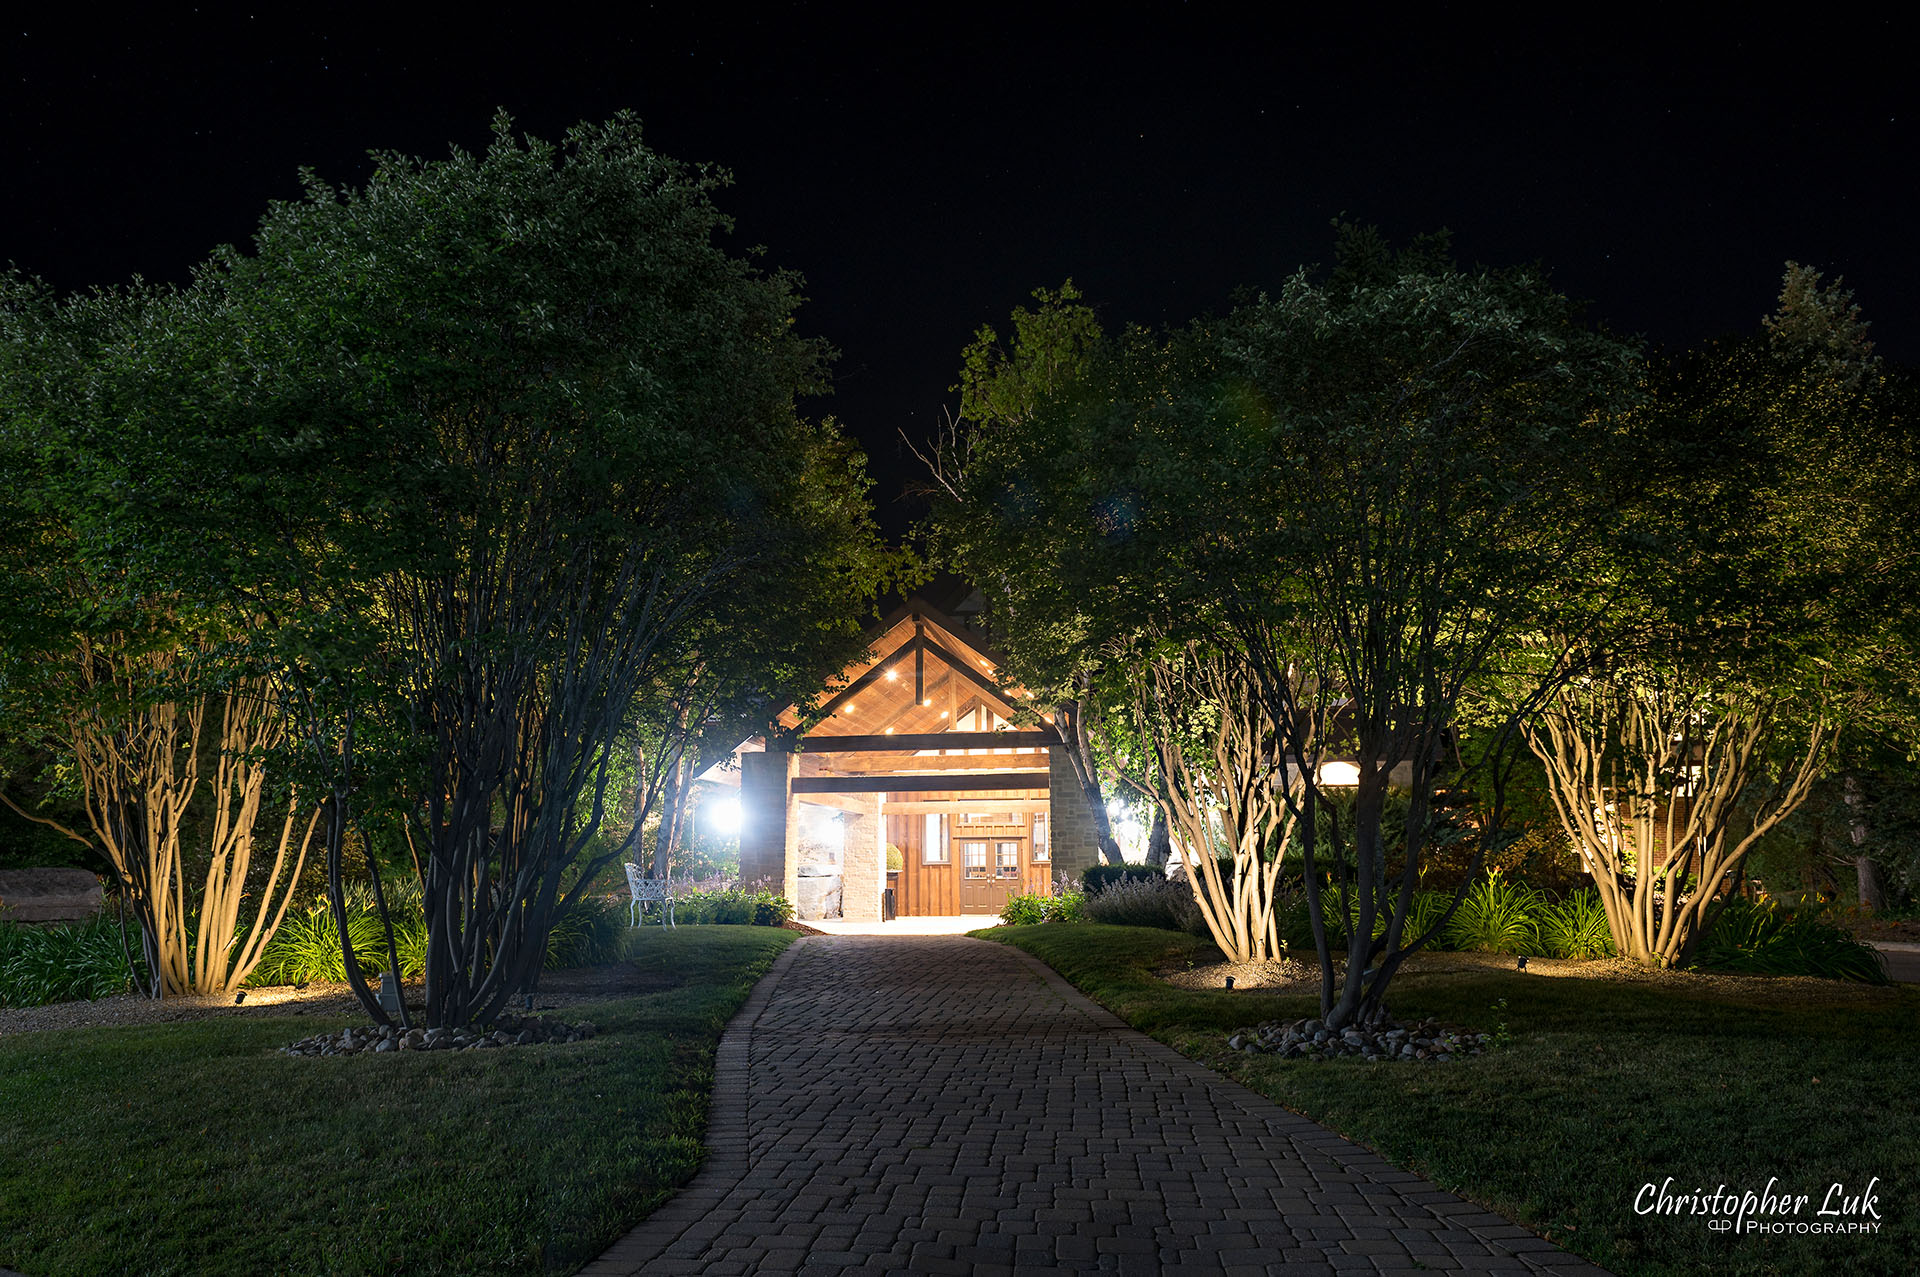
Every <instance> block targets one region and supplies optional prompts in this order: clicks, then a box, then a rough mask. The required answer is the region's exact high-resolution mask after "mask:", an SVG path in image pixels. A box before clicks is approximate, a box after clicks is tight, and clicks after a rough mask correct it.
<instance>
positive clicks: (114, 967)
mask: <svg viewBox="0 0 1920 1277" xmlns="http://www.w3.org/2000/svg"><path fill="white" fill-rule="evenodd" d="M127 949H128V950H131V952H132V953H133V955H134V961H135V962H139V963H141V964H142V967H143V969H144V966H145V963H144V960H143V959H142V958H141V956H140V931H139V928H138V927H137V926H135V925H134V924H133V923H132V921H131V919H129V921H128V933H127ZM143 974H144V970H143ZM132 988H133V982H132V979H131V973H130V972H129V971H128V969H127V957H126V953H125V952H123V951H122V949H121V947H120V924H119V923H118V922H117V921H116V920H115V919H114V918H113V917H112V916H110V915H107V914H97V915H95V916H94V917H93V918H90V919H88V920H87V921H85V922H76V923H70V924H54V925H51V926H48V925H39V926H30V925H26V924H23V923H17V922H0V1007H33V1006H42V1005H44V1004H46V1003H48V1002H71V1001H74V1000H76V999H92V998H106V997H111V996H113V995H114V994H116V993H127V992H130V991H131V990H132Z"/></svg>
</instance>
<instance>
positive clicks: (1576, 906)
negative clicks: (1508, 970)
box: [1538, 887, 1613, 958]
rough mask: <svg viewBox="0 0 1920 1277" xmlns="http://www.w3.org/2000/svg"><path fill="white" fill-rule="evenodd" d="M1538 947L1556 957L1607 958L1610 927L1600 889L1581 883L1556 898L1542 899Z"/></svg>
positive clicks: (1609, 955) (1610, 939)
mask: <svg viewBox="0 0 1920 1277" xmlns="http://www.w3.org/2000/svg"><path fill="white" fill-rule="evenodd" d="M1538 921H1539V928H1540V944H1541V947H1542V948H1543V949H1544V950H1545V951H1546V952H1547V954H1548V955H1549V956H1551V957H1555V958H1606V957H1611V956H1612V954H1613V931H1612V930H1611V929H1610V928H1609V927H1608V925H1607V910H1606V907H1605V906H1604V905H1602V904H1601V903H1600V893H1599V892H1597V891H1595V890H1594V889H1593V888H1592V887H1583V888H1581V889H1580V890H1579V891H1575V892H1573V893H1572V894H1570V895H1568V896H1567V897H1566V898H1564V899H1562V900H1559V901H1552V902H1544V901H1543V902H1542V904H1541V907H1540V908H1539V911H1538Z"/></svg>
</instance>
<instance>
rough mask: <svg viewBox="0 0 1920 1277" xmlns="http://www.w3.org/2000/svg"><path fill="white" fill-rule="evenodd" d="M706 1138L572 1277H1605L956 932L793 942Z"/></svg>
mask: <svg viewBox="0 0 1920 1277" xmlns="http://www.w3.org/2000/svg"><path fill="white" fill-rule="evenodd" d="M1384 1067H1395V1066H1384ZM1443 1067H1445V1066H1443ZM708 1147H709V1153H708V1160H707V1163H706V1165H705V1166H704V1167H703V1168H702V1169H701V1171H700V1174H699V1176H698V1177H697V1178H696V1179H695V1180H694V1181H693V1182H692V1183H691V1184H690V1185H689V1186H688V1187H687V1188H686V1190H685V1191H683V1192H682V1193H681V1194H680V1195H679V1196H678V1197H676V1198H674V1199H673V1200H672V1201H670V1202H668V1203H667V1204H666V1205H665V1206H663V1207H662V1208H661V1209H660V1210H659V1211H657V1212H656V1213H655V1214H654V1215H653V1217H652V1218H651V1219H649V1220H647V1221H646V1222H645V1223H644V1224H642V1225H641V1226H640V1227H639V1228H637V1229H635V1230H634V1231H633V1232H632V1233H630V1234H628V1235H627V1236H626V1237H625V1238H623V1239H622V1240H621V1241H619V1242H618V1243H616V1244H615V1245H614V1247H613V1248H612V1249H611V1250H609V1251H608V1252H607V1253H606V1254H605V1255H603V1256H602V1257H601V1258H600V1259H599V1260H597V1261H595V1262H594V1263H592V1264H590V1265H588V1266H587V1268H586V1269H585V1272H586V1273H589V1274H593V1275H594V1277H602V1275H605V1274H628V1273H642V1272H644V1273H647V1274H650V1275H651V1274H664V1273H711V1274H716V1275H720V1274H734V1273H740V1274H744V1273H792V1272H798V1273H853V1272H859V1273H883V1272H886V1273H893V1272H931V1273H974V1274H983V1275H985V1274H996V1273H1000V1274H1017V1273H1024V1272H1029V1271H1040V1270H1042V1269H1066V1270H1074V1271H1084V1272H1121V1273H1168V1274H1176V1273H1189V1272H1191V1273H1222V1272H1226V1273H1328V1272H1362V1273H1367V1272H1374V1271H1404V1270H1414V1269H1418V1268H1421V1267H1424V1268H1427V1269H1442V1270H1451V1271H1455V1272H1462V1273H1473V1274H1495V1273H1560V1274H1567V1275H1569V1277H1572V1275H1573V1274H1583V1275H1585V1277H1596V1275H1597V1277H1604V1274H1603V1273H1602V1272H1601V1270H1600V1269H1598V1268H1596V1267H1594V1266H1593V1265H1592V1264H1589V1263H1587V1262H1586V1261H1585V1260H1581V1259H1577V1258H1575V1257H1573V1256H1571V1255H1568V1254H1566V1253H1565V1252H1564V1251H1561V1250H1558V1249H1557V1248H1555V1247H1554V1246H1552V1245H1550V1244H1549V1243H1547V1242H1545V1241H1542V1240H1541V1239H1540V1238H1538V1237H1536V1236H1535V1235H1534V1234H1532V1233H1530V1232H1528V1231H1527V1230H1525V1229H1523V1228H1518V1227H1515V1226H1514V1225H1512V1224H1510V1223H1508V1222H1507V1221H1506V1220H1504V1219H1502V1218H1500V1217H1499V1216H1497V1215H1494V1214H1491V1213H1489V1212H1487V1211H1486V1210H1484V1209H1482V1208H1481V1207H1478V1206H1475V1205H1473V1204H1472V1203H1469V1202H1465V1201H1462V1200H1461V1199H1460V1198H1458V1197H1455V1196H1454V1195H1453V1194H1451V1193H1446V1192H1442V1191H1441V1190H1440V1189H1438V1188H1435V1187H1434V1186H1433V1185H1432V1184H1430V1183H1428V1182H1427V1181H1425V1180H1423V1179H1421V1178H1420V1177H1419V1176H1417V1175H1413V1174H1410V1173H1408V1172H1405V1171H1399V1170H1395V1169H1394V1168H1393V1167H1392V1166H1389V1165H1388V1164H1387V1163H1386V1162H1385V1161H1384V1160H1382V1159H1381V1158H1379V1157H1377V1156H1376V1155H1374V1154H1373V1153H1370V1152H1368V1151H1366V1150H1365V1149H1362V1148H1360V1147H1359V1146H1357V1145H1355V1144H1352V1143H1349V1142H1348V1141H1346V1140H1344V1139H1342V1138H1340V1137H1339V1136H1337V1135H1335V1134H1333V1133H1332V1132H1330V1131H1328V1130H1326V1129H1325V1128H1323V1127H1320V1126H1317V1125H1315V1124H1314V1123H1312V1122H1309V1121H1307V1120H1306V1119H1305V1118H1302V1117H1299V1116H1298V1115H1296V1114H1293V1113H1289V1112H1287V1111H1286V1110H1285V1109H1282V1108H1280V1107H1278V1106H1276V1105H1274V1104H1271V1103H1269V1102H1268V1101H1266V1100H1264V1099H1261V1098H1260V1097H1259V1096H1257V1095H1255V1094H1254V1093H1253V1092H1251V1091H1248V1090H1246V1089H1245V1088H1243V1087H1241V1086H1238V1085H1236V1084H1234V1083H1231V1082H1228V1081H1226V1080H1225V1079H1223V1078H1222V1077H1220V1076H1219V1075H1218V1074H1215V1073H1213V1072H1211V1071H1210V1070H1208V1069H1205V1068H1203V1067H1201V1066H1200V1065H1198V1064H1195V1063H1194V1062H1192V1061H1190V1060H1188V1059H1187V1058H1186V1057H1184V1056H1182V1055H1180V1054H1178V1053H1177V1052H1175V1051H1173V1050H1172V1049H1171V1048H1169V1047H1166V1046H1163V1045H1161V1044H1160V1043H1158V1042H1155V1041H1153V1040H1152V1039H1151V1038H1148V1037H1146V1036H1144V1035H1143V1034H1139V1033H1135V1032H1134V1031H1132V1030H1130V1029H1128V1028H1126V1027H1125V1026H1124V1025H1123V1024H1121V1022H1120V1021H1119V1020H1118V1019H1117V1018H1115V1017H1114V1016H1113V1015H1111V1014H1110V1013H1109V1012H1107V1011H1106V1010H1104V1009H1103V1008H1101V1007H1098V1006H1096V1005H1094V1004H1093V1003H1091V1002H1089V1001H1088V1000H1087V999H1085V998H1084V997H1082V996H1081V995H1080V994H1079V993H1077V992H1075V991H1074V990H1073V989H1072V988H1071V987H1070V986H1068V985H1067V984H1066V983H1065V982H1064V981H1063V980H1061V979H1060V978H1059V977H1058V976H1056V975H1054V974H1053V973H1052V972H1051V971H1048V970H1047V969H1046V968H1045V967H1043V966H1041V964H1039V963H1038V962H1035V961H1033V960H1032V959H1030V958H1028V957H1026V956H1025V955H1024V954H1021V953H1020V952H1019V951H1017V950H1015V949H1012V948H1010V947H1008V946H1005V945H997V944H989V943H987V942H985V941H981V940H969V939H966V938H965V937H960V936H924V937H922V936H889V937H878V936H814V937H808V938H806V939H803V940H801V941H799V942H797V943H795V944H794V945H793V946H792V947H791V948H790V949H788V950H787V952H786V953H784V954H782V955H781V957H780V960H779V962H778V963H777V964H776V965H775V966H774V969H773V970H772V971H771V972H770V973H769V974H768V975H767V977H766V979H765V980H763V981H762V982H761V983H760V986H759V987H758V988H757V989H755V991H754V994H753V996H752V998H751V999H750V1000H749V1001H748V1003H747V1005H746V1006H745V1007H744V1008H742V1010H741V1012H740V1015H739V1016H738V1018H736V1019H735V1020H734V1022H733V1023H732V1025H730V1026H729V1028H728V1030H727V1034H726V1037H725V1038H724V1039H723V1040H722V1042H721V1045H720V1054H719V1060H718V1065H717V1070H716V1086H715V1088H714V1110H713V1120H712V1123H711V1126H710V1129H709V1132H708Z"/></svg>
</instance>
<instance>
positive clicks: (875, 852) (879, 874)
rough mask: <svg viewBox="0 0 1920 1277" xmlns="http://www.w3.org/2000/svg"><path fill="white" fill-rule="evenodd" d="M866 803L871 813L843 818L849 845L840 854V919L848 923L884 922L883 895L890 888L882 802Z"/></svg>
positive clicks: (873, 800) (875, 799)
mask: <svg viewBox="0 0 1920 1277" xmlns="http://www.w3.org/2000/svg"><path fill="white" fill-rule="evenodd" d="M864 801H865V802H867V803H868V804H869V805H870V807H871V810H869V811H863V812H860V813H858V814H855V813H853V812H848V813H847V814H846V815H844V816H842V817H841V824H842V826H843V827H844V829H845V832H846V843H845V846H844V848H843V849H842V851H841V852H840V883H841V895H840V916H841V917H842V918H845V919H846V920H847V921H848V922H878V921H880V893H881V892H882V891H883V890H885V889H886V885H887V853H886V839H885V837H883V836H882V826H881V823H880V799H879V796H878V795H874V796H873V797H871V798H867V799H865V800H864Z"/></svg>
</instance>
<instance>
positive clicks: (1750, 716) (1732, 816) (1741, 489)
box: [1527, 263, 1920, 966]
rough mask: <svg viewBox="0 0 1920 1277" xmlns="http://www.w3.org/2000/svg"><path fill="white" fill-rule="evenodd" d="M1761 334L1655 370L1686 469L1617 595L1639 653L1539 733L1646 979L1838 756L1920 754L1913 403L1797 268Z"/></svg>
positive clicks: (1615, 662) (1844, 315) (1858, 332)
mask: <svg viewBox="0 0 1920 1277" xmlns="http://www.w3.org/2000/svg"><path fill="white" fill-rule="evenodd" d="M1767 328H1768V338H1767V339H1765V340H1761V339H1754V340H1748V341H1740V342H1730V343H1721V344H1719V345H1717V346H1715V347H1712V348H1709V349H1707V350H1704V351H1699V352H1694V353H1691V354H1687V355H1684V356H1681V357H1677V358H1674V359H1671V360H1668V361H1666V362H1665V363H1664V365H1663V366H1662V367H1660V368H1659V370H1658V372H1657V374H1656V376H1655V377H1654V378H1653V388H1654V394H1653V397H1652V399H1651V401H1650V402H1649V403H1647V404H1646V405H1645V406H1644V409H1643V411H1644V412H1645V413H1646V414H1647V415H1648V417H1649V418H1650V419H1652V420H1654V421H1657V422H1658V423H1659V427H1660V429H1661V431H1662V433H1663V434H1664V435H1665V436H1666V437H1667V438H1669V439H1670V440H1673V441H1675V442H1676V443H1677V444H1678V446H1679V447H1680V448H1681V449H1683V450H1684V453H1685V455H1686V457H1687V458H1688V464H1687V465H1685V466H1684V467H1679V468H1676V469H1674V470H1673V471H1672V473H1671V475H1670V477H1669V480H1668V481H1666V482H1663V483H1660V484H1658V485H1655V486H1654V487H1652V488H1650V489H1649V491H1648V492H1647V493H1646V494H1645V495H1646V500H1647V502H1648V503H1649V504H1650V505H1654V506H1657V507H1658V510H1659V512H1660V513H1662V514H1664V515H1665V516H1666V517H1665V518H1664V519H1662V520H1661V521H1660V522H1661V525H1662V526H1661V527H1660V530H1659V533H1658V535H1657V538H1656V540H1655V543H1657V544H1658V545H1659V547H1660V550H1661V552H1660V554H1659V555H1658V556H1657V557H1654V558H1651V559H1649V558H1647V557H1646V556H1644V555H1640V556H1636V560H1635V561H1634V563H1633V564H1632V567H1631V570H1630V571H1623V572H1622V573H1621V576H1622V578H1623V579H1624V580H1625V581H1626V582H1627V583H1628V584H1629V585H1630V586H1631V589H1630V590H1629V591H1627V592H1625V593H1623V594H1622V595H1621V596H1620V597H1619V598H1618V599H1617V601H1616V606H1617V607H1618V608H1620V609H1621V610H1623V611H1628V612H1631V613H1632V614H1633V615H1634V616H1635V617H1636V629H1637V633H1636V634H1634V635H1633V636H1632V638H1631V641H1628V642H1624V643H1620V644H1618V645H1617V646H1616V647H1615V648H1614V649H1613V650H1611V651H1609V652H1605V653H1590V654H1589V659H1587V660H1585V661H1584V662H1582V664H1583V666H1584V668H1583V669H1582V671H1581V672H1580V673H1579V674H1578V675H1577V676H1576V677H1573V678H1570V679H1567V680H1565V681H1563V682H1561V683H1559V684H1558V686H1557V687H1556V690H1555V691H1554V693H1553V695H1552V696H1551V697H1549V698H1548V700H1547V702H1546V705H1545V707H1544V711H1543V712H1542V713H1541V714H1540V715H1539V716H1538V717H1537V718H1536V719H1534V720H1532V721H1531V722H1530V723H1529V725H1528V731H1527V738H1528V743H1529V744H1530V745H1531V746H1532V748H1533V750H1534V752H1535V753H1536V754H1538V755H1539V757H1540V758H1541V760H1542V762H1543V763H1544V764H1545V765H1546V769H1547V775H1548V779H1549V788H1550V792H1551V795H1552V798H1553V802H1554V805H1555V807H1556V809H1557V811H1558V814H1559V816H1560V820H1561V823H1562V825H1563V826H1564V828H1565V829H1566V832H1567V835H1568V837H1569V838H1570V839H1571V841H1572V843H1573V845H1574V847H1575V849H1576V850H1577V852H1578V853H1579V856H1580V858H1581V862H1582V865H1583V867H1584V868H1585V869H1586V870H1587V872H1588V873H1589V874H1591V875H1592V877H1593V880H1594V884H1595V887H1596V888H1597V890H1598V892H1599V895H1600V899H1601V901H1602V903H1603V904H1604V905H1605V907H1606V911H1607V918H1608V923H1609V925H1610V927H1611V929H1612V932H1613V939H1614V944H1615V946H1616V948H1618V950H1619V951H1620V953H1621V954H1622V955H1624V956H1626V957H1630V958H1632V959H1634V960H1636V961H1639V962H1644V963H1648V964H1650V965H1660V966H1669V965H1676V964H1680V963H1684V962H1685V961H1686V959H1687V956H1688V954H1689V952H1690V951H1691V949H1692V947H1693V945H1694V943H1695V942H1696V941H1697V940H1698V939H1699V938H1700V937H1701V936H1703V935H1704V934H1705V933H1706V932H1707V931H1708V930H1709V929H1710V928H1711V927H1712V924H1713V919H1714V917H1715V916H1716V915H1717V913H1718V912H1719V910H1720V909H1721V907H1722V906H1723V905H1724V903H1725V901H1726V900H1727V899H1728V898H1729V897H1730V896H1731V894H1732V892H1733V891H1734V890H1735V889H1737V888H1738V887H1739V886H1740V884H1741V882H1742V881H1743V872H1742V867H1743V865H1744V864H1745V861H1746V858H1747V856H1748V854H1749V852H1750V851H1751V850H1752V849H1753V848H1754V847H1755V845H1756V844H1757V843H1759V841H1760V840H1761V839H1762V838H1763V837H1765V836H1766V835H1767V833H1768V832H1769V831H1771V830H1773V829H1774V828H1775V827H1777V826H1778V825H1779V824H1780V823H1781V822H1782V821H1784V820H1785V819H1787V818H1788V817H1789V816H1791V815H1792V814H1793V813H1794V812H1795V811H1796V810H1797V809H1799V808H1800V807H1801V806H1802V804H1804V803H1805V802H1806V800H1807V798H1808V796H1809V794H1810V793H1811V792H1812V790H1813V786H1814V783H1815V781H1816V780H1818V779H1819V778H1820V776H1821V774H1822V772H1823V770H1824V769H1825V768H1826V767H1827V766H1828V765H1829V762H1830V760H1831V759H1832V758H1833V757H1834V751H1835V748H1836V746H1837V745H1838V744H1839V742H1840V740H1841V738H1842V736H1843V735H1845V734H1852V735H1853V736H1855V737H1856V738H1860V739H1861V740H1862V742H1863V744H1865V743H1868V742H1871V741H1875V740H1877V741H1878V742H1879V743H1880V747H1881V748H1882V749H1883V750H1884V749H1885V747H1886V744H1887V743H1889V742H1891V741H1893V740H1895V739H1898V738H1900V737H1902V736H1904V737H1905V738H1906V739H1907V740H1908V741H1909V742H1910V741H1911V740H1912V739H1913V735H1912V733H1911V723H1912V715H1911V713H1910V711H1909V710H1907V709H1906V707H1909V706H1911V704H1912V655H1911V653H1912V639H1913V632H1914V616H1915V610H1914V608H1913V605H1912V603H1911V601H1910V600H1911V599H1912V598H1913V593H1914V589H1915V587H1916V584H1920V581H1916V566H1917V565H1920V556H1916V548H1920V547H1916V544H1915V541H1914V532H1913V528H1912V526H1911V512H1912V510H1913V509H1914V508H1915V506H1916V502H1917V501H1920V472H1917V471H1916V469H1915V464H1914V461H1913V450H1912V444H1913V438H1912V435H1911V428H1910V425H1909V424H1908V423H1907V422H1906V421H1905V420H1903V419H1902V415H1901V414H1900V412H1899V411H1898V408H1897V388H1896V387H1895V386H1893V385H1892V384H1890V381H1889V379H1888V377H1887V376H1886V374H1885V373H1884V372H1883V370H1882V369H1880V368H1879V367H1878V364H1877V361H1875V360H1874V359H1873V358H1872V356H1871V348H1870V344H1869V343H1867V342H1866V341H1865V338H1864V331H1863V330H1864V324H1863V323H1862V322H1861V321H1860V319H1859V314H1858V310H1857V308H1856V307H1854V306H1853V305H1852V303H1851V300H1850V298H1849V297H1848V295H1847V294H1846V293H1845V292H1844V291H1842V290H1840V289H1838V287H1837V285H1836V286H1832V287H1825V288H1823V287H1822V286H1821V285H1820V281H1819V276H1818V274H1817V273H1815V272H1812V271H1809V270H1808V269H1807V268H1805V267H1800V266H1797V265H1794V264H1791V263H1790V264H1789V265H1788V269H1787V274H1786V279H1785V284H1784V287H1783V289H1782V293H1781V309H1780V311H1779V313H1778V314H1776V315H1775V316H1773V317H1772V318H1770V319H1769V320H1768V322H1767ZM1629 549H1630V550H1631V549H1632V547H1629ZM1870 867H1871V866H1870V864H1869V868H1870ZM1864 881H1868V875H1867V874H1866V871H1863V882H1864ZM1867 894H1870V892H1863V897H1864V896H1865V895H1867Z"/></svg>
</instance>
